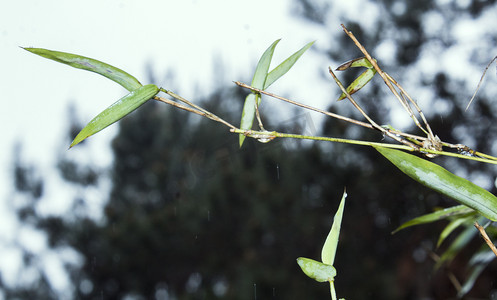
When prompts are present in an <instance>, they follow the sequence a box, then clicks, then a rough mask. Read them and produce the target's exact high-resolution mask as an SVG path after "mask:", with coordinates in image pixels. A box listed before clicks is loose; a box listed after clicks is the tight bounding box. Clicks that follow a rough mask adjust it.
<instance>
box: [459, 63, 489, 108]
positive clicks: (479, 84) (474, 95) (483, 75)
mask: <svg viewBox="0 0 497 300" xmlns="http://www.w3.org/2000/svg"><path fill="white" fill-rule="evenodd" d="M496 59H497V56H496V57H494V58H492V60H491V61H490V62H489V63H488V65H487V67H486V68H485V71H483V74H482V75H481V78H480V81H479V82H478V86H477V87H476V91H475V92H474V94H473V97H471V100H469V103H468V105H467V106H466V109H465V110H464V111H466V110H468V108H469V106H470V105H471V103H472V102H473V99H475V97H476V94H477V93H478V91H479V90H480V86H481V83H482V82H483V78H484V77H485V74H486V73H487V70H488V68H490V65H491V64H492V63H493V62H494V61H495V60H496Z"/></svg>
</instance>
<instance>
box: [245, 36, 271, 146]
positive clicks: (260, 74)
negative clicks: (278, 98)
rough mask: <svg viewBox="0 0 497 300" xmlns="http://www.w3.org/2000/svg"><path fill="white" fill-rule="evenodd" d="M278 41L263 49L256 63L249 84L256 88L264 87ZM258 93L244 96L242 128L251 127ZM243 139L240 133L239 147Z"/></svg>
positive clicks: (248, 128) (258, 98) (258, 101)
mask: <svg viewBox="0 0 497 300" xmlns="http://www.w3.org/2000/svg"><path fill="white" fill-rule="evenodd" d="M279 42H280V40H279V39H278V40H276V41H274V42H273V43H272V44H271V46H269V48H267V49H266V51H264V53H263V54H262V56H261V58H260V59H259V63H257V67H256V68H255V73H254V77H253V78H252V83H251V85H252V86H253V87H255V88H258V89H261V90H262V89H264V83H265V82H266V77H267V73H268V71H269V66H270V64H271V59H272V58H273V53H274V49H275V47H276V45H277V44H278V43H279ZM260 97H261V96H260V94H256V93H250V95H248V96H247V97H246V98H245V104H244V105H243V111H242V119H241V121H240V129H242V130H250V129H251V128H252V124H253V122H254V118H255V105H256V103H257V105H259V104H260V99H261V98H260ZM244 140H245V136H244V135H243V134H240V140H239V142H240V147H241V146H242V144H243V141H244Z"/></svg>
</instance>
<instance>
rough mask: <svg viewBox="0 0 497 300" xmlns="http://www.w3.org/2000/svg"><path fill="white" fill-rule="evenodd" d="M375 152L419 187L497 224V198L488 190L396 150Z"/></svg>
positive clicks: (379, 148)
mask: <svg viewBox="0 0 497 300" xmlns="http://www.w3.org/2000/svg"><path fill="white" fill-rule="evenodd" d="M375 149H376V150H377V151H378V152H380V153H381V154H382V155H383V156H385V157H386V158H387V159H388V160H390V162H392V163H393V164H394V165H395V166H396V167H397V168H399V169H400V170H401V171H402V172H404V173H405V174H407V175H408V176H409V177H411V178H413V179H414V180H416V181H418V182H419V183H421V184H423V185H425V186H427V187H429V188H431V189H433V190H435V191H437V192H439V193H441V194H443V195H446V196H448V197H450V198H452V199H454V200H456V201H458V202H459V203H461V204H464V205H466V206H469V207H471V208H472V209H474V210H476V211H477V212H478V213H480V214H481V215H483V216H485V217H486V218H488V219H490V220H492V221H497V197H495V196H494V195H493V194H491V193H490V192H488V191H487V190H485V189H483V188H481V187H479V186H477V185H476V184H474V183H472V182H471V181H469V180H466V179H464V178H461V177H459V176H456V175H454V174H452V173H451V172H449V171H447V170H446V169H444V168H442V167H440V166H439V165H436V164H434V163H432V162H429V161H427V160H425V159H422V158H419V157H417V156H414V155H411V154H407V153H405V152H403V151H400V150H395V149H388V148H383V147H375Z"/></svg>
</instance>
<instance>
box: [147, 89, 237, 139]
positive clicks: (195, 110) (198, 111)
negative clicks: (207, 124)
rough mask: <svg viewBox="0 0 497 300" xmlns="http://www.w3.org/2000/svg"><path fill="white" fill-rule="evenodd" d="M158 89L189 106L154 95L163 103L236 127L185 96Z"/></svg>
mask: <svg viewBox="0 0 497 300" xmlns="http://www.w3.org/2000/svg"><path fill="white" fill-rule="evenodd" d="M160 90H161V91H162V92H164V93H166V94H168V95H169V96H171V97H173V98H175V99H177V100H179V101H181V102H183V103H185V104H187V105H189V106H191V107H188V106H185V105H183V104H181V103H178V102H175V101H173V100H170V99H166V98H162V97H159V96H155V97H154V99H155V100H157V101H161V102H164V103H167V104H169V105H172V106H174V107H177V108H180V109H183V110H186V111H188V112H192V113H194V114H197V115H200V116H203V117H206V118H209V119H211V120H213V121H216V122H219V123H222V124H224V125H226V126H228V127H230V128H232V129H234V128H236V127H235V126H234V125H232V124H230V123H229V122H227V121H225V120H223V119H222V118H220V117H218V116H216V115H215V114H213V113H211V112H209V111H208V110H205V109H204V108H202V107H200V106H198V105H196V104H194V103H192V102H190V101H188V100H186V99H185V98H183V97H181V96H179V95H177V94H175V93H173V92H171V91H168V90H165V89H163V88H160Z"/></svg>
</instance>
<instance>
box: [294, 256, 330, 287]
mask: <svg viewBox="0 0 497 300" xmlns="http://www.w3.org/2000/svg"><path fill="white" fill-rule="evenodd" d="M297 263H298V264H299V266H300V268H301V269H302V271H303V272H304V273H305V275H307V276H308V277H310V278H312V279H314V280H316V281H318V282H326V281H332V280H333V278H335V276H336V275H337V271H336V270H335V268H334V267H333V266H330V265H327V264H324V263H322V262H319V261H315V260H313V259H310V258H306V257H299V258H297Z"/></svg>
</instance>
